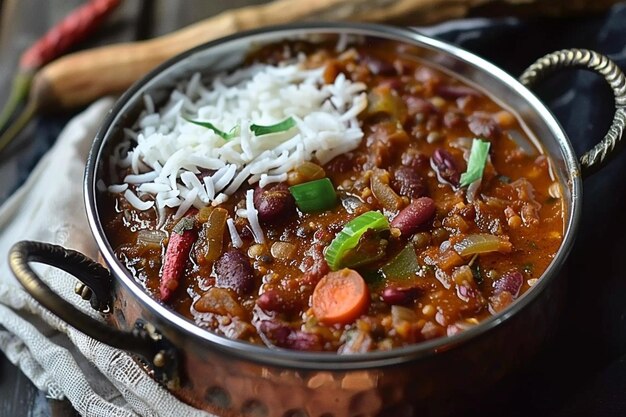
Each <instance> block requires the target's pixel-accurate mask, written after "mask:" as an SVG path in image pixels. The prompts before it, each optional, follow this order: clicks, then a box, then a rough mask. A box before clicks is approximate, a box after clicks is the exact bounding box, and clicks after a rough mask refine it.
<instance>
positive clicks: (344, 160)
mask: <svg viewBox="0 0 626 417" xmlns="http://www.w3.org/2000/svg"><path fill="white" fill-rule="evenodd" d="M353 166H354V164H353V162H352V159H351V158H350V157H348V156H346V155H339V156H337V157H335V158H333V159H332V160H331V161H330V162H329V163H328V164H326V166H325V168H326V172H334V173H337V174H343V173H344V172H348V171H351V170H352V169H353Z"/></svg>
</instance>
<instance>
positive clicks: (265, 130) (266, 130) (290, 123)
mask: <svg viewBox="0 0 626 417" xmlns="http://www.w3.org/2000/svg"><path fill="white" fill-rule="evenodd" d="M295 125H296V121H295V120H294V119H293V117H288V118H286V119H285V120H283V121H282V122H278V123H276V124H273V125H269V126H261V125H255V124H251V125H250V130H251V131H252V132H253V133H254V134H255V135H256V136H262V135H269V134H270V133H278V132H286V131H287V130H289V129H291V128H292V127H294V126H295Z"/></svg>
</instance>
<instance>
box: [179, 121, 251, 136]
mask: <svg viewBox="0 0 626 417" xmlns="http://www.w3.org/2000/svg"><path fill="white" fill-rule="evenodd" d="M183 119H185V120H186V121H188V122H189V123H193V124H194V125H198V126H202V127H206V128H207V129H211V130H212V131H213V132H215V134H216V135H218V136H219V137H221V138H222V139H224V140H230V139H232V138H234V137H235V136H237V135H238V134H239V126H233V128H232V129H230V130H229V131H228V133H227V132H224V131H222V130H219V129H218V128H217V127H215V126H214V125H213V124H212V123H209V122H201V121H199V120H190V119H187V118H186V117H183Z"/></svg>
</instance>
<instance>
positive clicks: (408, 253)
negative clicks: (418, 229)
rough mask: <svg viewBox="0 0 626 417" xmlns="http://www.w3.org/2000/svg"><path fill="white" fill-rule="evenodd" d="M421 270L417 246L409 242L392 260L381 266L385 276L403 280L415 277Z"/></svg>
mask: <svg viewBox="0 0 626 417" xmlns="http://www.w3.org/2000/svg"><path fill="white" fill-rule="evenodd" d="M420 270H421V267H420V264H419V261H418V259H417V254H416V253H415V246H413V244H412V243H409V244H408V245H406V246H405V247H404V249H402V250H401V251H400V252H399V253H398V254H397V255H396V256H395V257H394V258H393V259H392V260H390V261H389V262H388V263H387V264H385V265H384V266H383V267H382V268H380V272H382V273H383V275H384V276H385V278H387V279H391V280H403V279H407V278H411V277H414V276H415V275H416V274H417V273H418V272H419V271H420Z"/></svg>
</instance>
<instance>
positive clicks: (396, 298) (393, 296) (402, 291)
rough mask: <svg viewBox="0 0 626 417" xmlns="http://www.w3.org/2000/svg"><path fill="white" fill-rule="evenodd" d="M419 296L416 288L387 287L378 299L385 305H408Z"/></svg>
mask: <svg viewBox="0 0 626 417" xmlns="http://www.w3.org/2000/svg"><path fill="white" fill-rule="evenodd" d="M419 294H420V290H419V289H418V288H416V287H410V288H396V287H387V288H385V289H384V290H383V292H382V293H381V294H380V298H381V299H382V300H383V301H384V302H385V303H387V304H392V305H393V304H400V305H401V304H408V303H410V302H412V301H413V300H415V298H417V296H418V295H419Z"/></svg>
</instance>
